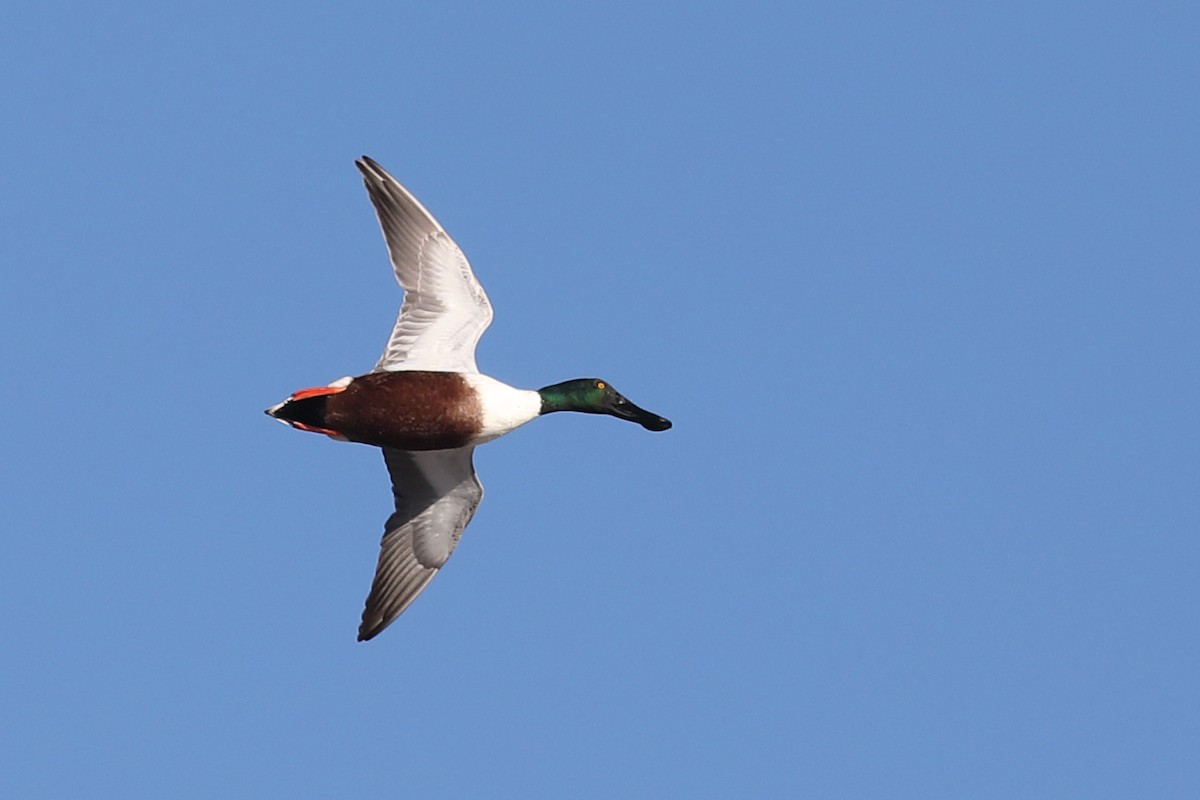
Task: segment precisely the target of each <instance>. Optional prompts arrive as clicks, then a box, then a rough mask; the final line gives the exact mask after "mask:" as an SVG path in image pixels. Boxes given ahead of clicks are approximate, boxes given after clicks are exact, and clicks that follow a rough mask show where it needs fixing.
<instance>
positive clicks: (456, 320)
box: [354, 156, 492, 372]
mask: <svg viewBox="0 0 1200 800" xmlns="http://www.w3.org/2000/svg"><path fill="white" fill-rule="evenodd" d="M354 163H355V164H356V165H357V166H358V169H359V171H360V172H362V174H363V183H365V184H366V186H367V193H368V194H369V195H370V196H371V202H372V203H373V204H374V206H375V212H376V213H377V214H378V215H379V226H380V227H381V228H382V229H383V238H384V239H385V240H386V241H387V246H388V251H389V252H390V253H391V257H392V267H393V268H394V269H395V271H396V280H397V281H399V282H400V286H402V287H403V288H404V304H403V305H402V306H401V307H400V316H399V317H398V318H397V320H396V327H395V328H393V329H392V337H391V338H390V339H389V340H388V343H387V348H386V349H385V350H384V351H383V356H382V357H380V359H379V363H377V364H376V365H375V371H376V372H378V371H380V370H401V369H428V370H438V371H446V372H478V371H479V370H478V368H477V367H476V366H475V345H476V344H477V343H478V342H479V337H480V336H482V335H483V332H484V331H485V330H486V329H487V326H488V325H489V324H491V321H492V305H491V303H489V302H488V298H487V294H485V293H484V291H483V287H482V286H480V285H479V281H478V280H476V279H475V273H473V272H471V265H470V264H469V263H467V257H466V256H464V255H463V252H462V250H460V249H459V247H458V245H457V244H455V243H454V240H453V239H451V238H450V234H448V233H446V231H445V229H444V228H442V226H441V225H440V224H439V223H438V221H437V220H436V219H434V218H433V215H432V214H430V213H429V212H428V211H426V210H425V207H424V206H422V205H421V204H420V203H419V202H417V199H416V198H415V197H413V196H412V195H411V194H409V192H408V190H407V189H405V188H404V187H403V186H401V185H400V182H399V181H397V180H396V179H395V178H393V177H392V176H391V175H389V174H388V173H387V171H386V170H384V169H383V167H381V166H379V165H378V164H376V163H375V162H374V161H372V160H371V159H369V158H367V157H366V156H363V157H362V158H361V159H359V160H358V161H356V162H354Z"/></svg>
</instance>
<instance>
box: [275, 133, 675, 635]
mask: <svg viewBox="0 0 1200 800" xmlns="http://www.w3.org/2000/svg"><path fill="white" fill-rule="evenodd" d="M356 163H357V165H358V168H359V170H360V171H361V172H362V174H363V181H364V183H365V184H366V187H367V192H368V194H369V195H370V197H371V202H372V203H373V204H374V205H375V210H376V212H377V214H378V216H379V222H380V226H381V227H382V228H383V234H384V238H385V240H386V241H387V245H388V250H389V252H390V254H391V258H392V265H393V267H394V269H395V272H396V278H397V280H398V281H399V282H400V285H401V286H402V287H403V289H404V303H403V305H402V306H401V308H400V316H399V318H398V319H397V320H396V325H395V328H394V329H393V331H392V336H391V338H390V339H389V341H388V344H387V347H386V348H385V350H384V354H383V356H382V357H381V358H380V360H379V363H377V364H376V366H375V369H374V370H373V371H372V372H369V373H367V374H365V375H360V376H358V377H352V378H349V377H348V378H342V379H340V380H337V381H334V382H333V383H331V384H329V385H328V386H321V387H317V388H313V389H303V390H300V391H298V392H294V393H293V394H292V395H290V396H289V397H288V398H287V399H286V400H284V401H283V402H281V403H278V404H277V405H274V406H272V407H271V408H268V409H267V413H268V414H270V415H271V416H272V417H275V418H276V419H278V420H280V421H281V422H285V423H287V424H289V425H291V426H292V427H295V428H299V429H301V430H306V431H312V432H314V433H323V434H326V435H328V436H331V437H333V438H335V439H341V440H347V441H352V442H360V443H362V444H368V445H373V446H375V447H379V448H382V450H383V455H384V461H385V463H386V464H387V467H388V472H389V474H390V475H391V478H392V495H393V498H394V500H395V508H396V510H395V513H393V514H392V515H391V516H390V517H389V518H388V520H387V522H386V523H385V525H384V536H383V541H382V543H381V548H380V554H379V563H378V565H377V567H376V574H375V582H374V583H373V584H372V587H371V594H370V595H369V596H368V597H367V604H366V610H365V611H364V612H363V621H362V625H361V627H360V628H359V634H358V638H359V639H360V640H365V639H370V638H372V637H373V636H375V635H376V634H378V633H379V632H380V631H381V630H383V629H384V628H385V627H387V626H388V625H389V624H390V623H391V622H392V620H394V619H395V618H396V617H397V616H399V614H400V613H401V612H402V611H404V609H405V608H407V607H408V606H409V604H411V603H412V601H413V600H414V599H416V596H417V595H418V594H419V593H420V592H421V590H422V589H423V588H425V586H426V585H427V584H428V583H429V581H430V580H432V579H433V577H434V575H436V574H437V571H438V570H439V569H440V568H441V566H442V565H443V564H444V563H445V562H446V559H448V558H449V557H450V554H451V553H452V552H453V551H454V547H455V546H456V545H457V544H458V540H459V537H460V536H461V535H462V532H463V529H464V528H466V526H467V523H468V522H470V520H471V517H472V516H473V515H474V513H475V509H476V508H477V507H478V506H479V502H480V500H481V499H482V497H483V487H482V486H480V484H479V481H478V479H477V478H476V477H475V469H474V466H473V465H472V454H473V452H474V449H475V447H476V446H477V445H480V444H483V443H485V442H489V441H491V440H493V439H496V438H498V437H500V436H503V435H504V434H506V433H508V432H510V431H512V430H514V429H516V428H518V427H520V426H521V425H524V424H525V423H527V422H529V421H530V420H532V419H534V418H535V417H537V416H539V415H541V414H546V413H550V412H554V411H582V412H585V413H594V414H610V415H612V416H616V417H619V418H623V419H628V420H630V421H634V422H638V423H639V424H641V425H642V426H643V427H645V428H647V429H649V430H666V429H667V428H669V427H670V426H671V423H670V422H668V421H667V420H665V419H663V418H662V417H659V416H657V415H655V414H651V413H649V412H647V411H645V410H643V409H641V408H638V407H637V406H635V405H634V404H632V403H630V402H629V401H628V400H626V399H625V398H624V397H623V396H621V395H620V394H619V393H617V392H616V391H615V390H613V389H612V387H611V386H610V385H608V384H607V383H606V382H605V381H601V380H597V379H594V378H585V379H577V380H573V381H566V382H564V383H559V384H554V385H552V386H547V387H545V388H543V389H540V390H537V391H534V390H529V389H517V388H514V387H512V386H509V385H508V384H505V383H503V382H501V381H498V380H496V379H495V378H491V377H489V376H487V375H483V374H481V373H480V372H479V371H478V369H477V368H476V366H475V345H476V343H477V342H478V341H479V337H480V336H481V335H482V334H483V331H484V330H485V329H486V328H487V326H488V324H489V323H490V322H491V319H492V307H491V304H490V303H489V302H488V299H487V295H486V294H485V293H484V291H483V287H481V286H480V285H479V282H478V281H477V280H476V278H475V275H474V273H473V272H472V271H471V266H470V264H469V263H468V262H467V259H466V257H465V256H464V255H463V253H462V251H461V250H460V249H459V248H458V245H456V244H455V243H454V240H453V239H451V238H450V236H449V234H447V233H446V231H445V230H444V229H443V228H442V226H441V225H440V224H438V222H437V220H435V219H434V218H433V216H432V215H431V214H430V213H429V212H428V211H426V210H425V208H424V207H423V206H422V205H421V204H420V203H419V202H417V200H416V198H414V197H413V196H412V195H411V194H409V192H408V191H407V190H406V189H405V188H404V187H403V186H401V185H400V183H399V182H397V181H396V179H395V178H393V177H392V176H391V175H389V174H388V173H387V172H386V171H384V170H383V168H382V167H380V166H379V165H378V164H376V163H375V162H374V161H372V160H371V159H369V158H367V157H365V156H364V157H363V158H362V159H361V160H360V161H358V162H356Z"/></svg>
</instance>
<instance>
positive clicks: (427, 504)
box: [358, 447, 483, 642]
mask: <svg viewBox="0 0 1200 800" xmlns="http://www.w3.org/2000/svg"><path fill="white" fill-rule="evenodd" d="M474 452H475V448H474V447H460V448H458V449H456V450H425V451H421V452H412V451H408V450H394V449H391V448H387V447H385V448H383V459H384V461H385V462H386V463H387V468H388V473H389V474H390V475H391V476H392V495H393V496H394V497H395V498H396V513H394V514H392V515H391V516H390V517H388V521H387V523H386V524H385V525H384V534H383V541H382V542H381V544H380V550H379V564H378V566H377V567H376V568H375V582H374V583H372V584H371V594H370V596H368V597H367V607H366V609H365V610H364V611H363V618H362V625H361V626H359V629H358V640H359V641H360V642H361V641H366V640H367V639H370V638H371V637H373V636H375V635H376V634H378V633H379V632H380V631H382V630H383V629H384V628H386V627H387V626H388V625H390V624H391V623H392V620H394V619H395V618H396V617H398V616H400V613H401V612H402V611H404V609H406V608H408V607H409V605H410V604H411V603H412V601H413V600H416V599H417V595H419V594H420V593H421V590H422V589H424V588H425V587H426V586H427V585H428V584H429V582H430V581H431V580H433V576H435V575H437V573H438V570H439V569H440V568H441V566H442V565H443V564H445V563H446V560H447V559H448V558H450V554H451V553H453V552H454V548H455V546H456V545H457V544H458V540H459V538H460V537H461V536H462V532H463V529H464V528H466V527H467V523H468V522H470V521H471V517H473V516H474V515H475V509H477V508H478V507H479V501H480V500H482V499H483V487H482V486H480V485H479V480H478V479H477V478H476V477H475V467H474V465H473V464H472V462H471V454H472V453H474Z"/></svg>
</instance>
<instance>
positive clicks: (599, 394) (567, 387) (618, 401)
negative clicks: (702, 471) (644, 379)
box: [538, 378, 671, 431]
mask: <svg viewBox="0 0 1200 800" xmlns="http://www.w3.org/2000/svg"><path fill="white" fill-rule="evenodd" d="M538 394H539V395H541V398H542V413H543V414H549V413H551V412H554V411H580V412H583V413H584V414H609V415H611V416H614V417H617V418H619V419H627V420H629V421H630V422H636V423H637V424H639V425H641V426H642V427H643V428H645V429H646V430H648V431H665V430H666V429H667V428H670V427H671V421H670V420H668V419H664V418H663V417H660V416H658V415H657V414H651V413H650V412H649V411H647V410H645V409H644V408H638V407H637V406H635V405H634V404H633V403H631V402H629V401H628V400H627V399H625V397H624V395H622V394H621V393H620V392H618V391H617V390H616V389H614V388H612V386H611V385H610V384H609V383H608V381H602V380H600V379H599V378H578V379H576V380H573V381H564V382H562V383H556V384H554V385H553V386H547V387H546V388H544V389H539V390H538Z"/></svg>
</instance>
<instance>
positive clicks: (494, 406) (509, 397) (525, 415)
mask: <svg viewBox="0 0 1200 800" xmlns="http://www.w3.org/2000/svg"><path fill="white" fill-rule="evenodd" d="M463 378H465V379H466V381H467V383H469V384H470V385H471V387H472V388H474V389H475V392H476V394H477V395H478V396H479V404H480V406H481V407H482V408H483V431H482V432H481V433H480V434H479V435H478V436H477V437H475V439H473V440H472V441H471V444H482V443H484V442H490V441H491V440H492V439H495V438H497V437H500V436H503V435H504V434H506V433H508V432H509V431H511V430H514V429H516V428H519V427H521V426H522V425H524V424H525V423H526V422H529V420H531V419H533V418H534V417H536V416H537V415H538V414H540V413H541V412H542V398H541V396H540V395H539V394H538V393H537V392H535V391H532V390H530V389H517V388H515V387H512V386H509V385H508V384H507V383H501V382H500V381H498V380H496V379H495V378H489V377H488V376H487V375H480V374H479V373H468V374H465V375H463Z"/></svg>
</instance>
